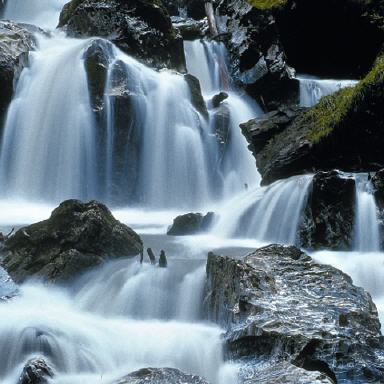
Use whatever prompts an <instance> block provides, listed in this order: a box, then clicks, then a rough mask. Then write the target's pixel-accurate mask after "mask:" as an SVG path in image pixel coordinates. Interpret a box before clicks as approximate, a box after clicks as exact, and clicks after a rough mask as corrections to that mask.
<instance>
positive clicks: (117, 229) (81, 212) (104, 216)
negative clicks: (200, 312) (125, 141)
mask: <svg viewBox="0 0 384 384" xmlns="http://www.w3.org/2000/svg"><path fill="white" fill-rule="evenodd" d="M142 250H143V245H142V241H141V239H140V237H139V236H138V235H137V234H136V233H135V232H134V231H133V230H132V229H130V228H129V227H127V226H126V225H124V224H122V223H120V222H119V221H118V220H116V219H115V218H114V217H113V216H112V213H111V212H110V211H109V209H108V208H107V207H106V206H105V205H103V204H101V203H99V202H97V201H91V202H89V203H82V202H80V201H78V200H67V201H64V202H63V203H61V204H60V206H59V207H58V208H56V209H55V210H54V211H53V212H52V214H51V217H50V218H49V219H48V220H45V221H41V222H39V223H36V224H32V225H30V226H28V227H24V228H21V229H19V230H18V231H17V232H16V234H15V235H14V236H13V237H11V238H10V239H8V240H7V241H6V242H5V248H4V250H3V252H2V259H1V265H2V266H3V267H4V268H5V269H6V270H7V272H8V273H9V274H10V276H11V277H12V278H13V279H14V281H16V282H17V283H20V282H23V281H25V280H26V279H28V278H36V279H41V280H43V281H46V282H51V283H56V282H65V281H68V280H71V279H73V278H74V277H76V276H78V275H79V274H80V273H82V272H84V271H86V270H87V269H88V268H90V267H95V266H97V265H100V264H101V263H103V262H104V261H106V260H108V259H111V258H117V257H132V256H135V255H138V254H140V252H142Z"/></svg>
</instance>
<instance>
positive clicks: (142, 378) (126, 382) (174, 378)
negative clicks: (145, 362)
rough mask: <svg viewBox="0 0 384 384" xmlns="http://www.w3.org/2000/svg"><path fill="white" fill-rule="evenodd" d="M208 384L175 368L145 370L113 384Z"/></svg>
mask: <svg viewBox="0 0 384 384" xmlns="http://www.w3.org/2000/svg"><path fill="white" fill-rule="evenodd" d="M147 383H148V384H170V383H172V384H208V382H207V381H205V380H204V379H203V378H201V377H199V376H194V375H187V374H185V373H183V372H181V371H179V370H178V369H174V368H143V369H140V370H139V371H136V372H133V373H130V374H129V375H127V376H125V377H124V378H122V379H120V380H117V381H116V382H114V383H113V384H147Z"/></svg>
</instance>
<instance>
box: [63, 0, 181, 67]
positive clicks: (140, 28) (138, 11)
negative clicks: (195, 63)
mask: <svg viewBox="0 0 384 384" xmlns="http://www.w3.org/2000/svg"><path fill="white" fill-rule="evenodd" d="M59 26H60V27H65V29H66V31H67V33H68V34H69V36H74V37H93V36H99V37H104V38H107V39H109V40H111V41H112V42H113V43H115V44H116V45H117V46H118V47H119V48H121V49H122V50H123V51H125V52H126V53H128V54H130V55H133V56H135V57H137V58H138V59H140V60H142V61H143V62H144V63H145V64H147V65H150V66H152V67H155V68H166V67H167V68H174V69H177V70H180V71H184V70H185V58H184V51H183V43H182V39H181V37H180V36H179V35H177V34H176V31H175V30H174V29H173V27H172V23H171V19H170V16H169V14H168V12H167V10H166V9H165V8H164V6H163V5H162V3H161V2H159V1H158V0H134V1H127V0H108V1H101V0H72V1H71V2H69V3H68V4H66V5H65V7H64V9H63V11H62V13H61V15H60V23H59Z"/></svg>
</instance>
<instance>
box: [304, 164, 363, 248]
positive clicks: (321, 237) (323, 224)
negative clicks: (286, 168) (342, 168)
mask: <svg viewBox="0 0 384 384" xmlns="http://www.w3.org/2000/svg"><path fill="white" fill-rule="evenodd" d="M355 205H356V187H355V180H354V179H353V178H351V177H347V176H343V175H340V174H339V173H338V172H337V171H331V172H319V173H317V174H316V175H315V176H314V178H313V181H312V186H311V190H310V192H309V196H308V200H307V205H306V207H305V209H304V213H303V222H302V225H301V229H300V230H299V231H300V242H301V245H302V246H303V247H305V248H313V249H318V248H330V249H335V250H341V249H343V250H349V249H351V247H352V245H353V244H352V240H353V226H354V220H355Z"/></svg>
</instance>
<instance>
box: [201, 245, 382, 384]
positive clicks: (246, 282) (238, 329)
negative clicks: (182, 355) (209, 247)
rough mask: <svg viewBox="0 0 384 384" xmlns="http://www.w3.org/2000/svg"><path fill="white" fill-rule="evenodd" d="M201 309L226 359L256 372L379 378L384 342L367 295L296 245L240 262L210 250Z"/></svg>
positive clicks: (268, 250) (261, 251)
mask: <svg viewBox="0 0 384 384" xmlns="http://www.w3.org/2000/svg"><path fill="white" fill-rule="evenodd" d="M205 312H206V315H207V318H208V319H210V320H213V321H215V322H217V323H219V324H220V325H222V326H223V327H224V328H225V329H227V332H226V334H225V340H226V343H227V348H228V353H229V355H230V357H232V358H234V359H240V360H241V361H245V362H248V363H249V362H250V361H254V364H255V366H257V364H260V363H261V367H260V368H259V369H260V371H262V370H263V369H265V364H263V362H266V363H267V364H268V362H269V365H270V364H271V363H270V362H271V361H272V362H273V363H274V364H278V363H279V362H285V363H290V364H293V365H295V366H298V367H300V368H303V369H305V370H308V371H319V372H321V373H323V374H324V375H326V376H327V377H329V378H330V379H332V380H333V381H334V382H353V383H361V384H363V383H364V384H366V383H371V382H372V383H379V382H382V381H383V380H384V361H383V359H382V356H383V353H384V341H383V337H382V336H381V333H380V322H379V319H378V313H377V310H376V307H375V305H374V303H373V302H372V299H371V297H370V295H369V294H368V293H367V292H365V291H364V290H363V289H362V288H358V287H356V286H354V285H353V283H352V280H351V278H350V277H349V276H347V275H346V274H344V273H343V272H341V271H340V270H338V269H336V268H333V267H331V266H329V265H321V264H318V263H316V262H314V261H313V260H312V259H311V258H310V257H309V256H307V255H306V254H305V253H303V252H301V251H300V250H299V249H298V248H295V247H284V246H280V245H270V246H267V247H264V248H260V249H258V250H256V251H255V252H253V253H251V254H249V255H248V256H246V257H245V258H244V259H243V260H236V259H232V258H228V257H223V256H218V255H215V254H213V253H210V254H209V255H208V262H207V286H206V292H205ZM251 365H252V364H251ZM267 382H268V381H267ZM269 382H271V381H269ZM272 382H274V381H272ZM277 382H278V381H277ZM297 382H300V381H297ZM304 382H307V383H308V382H310V381H304Z"/></svg>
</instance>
